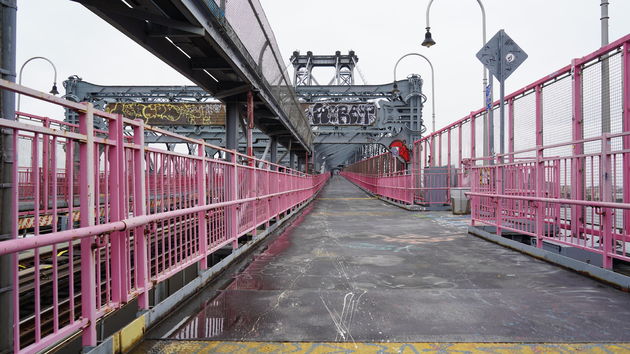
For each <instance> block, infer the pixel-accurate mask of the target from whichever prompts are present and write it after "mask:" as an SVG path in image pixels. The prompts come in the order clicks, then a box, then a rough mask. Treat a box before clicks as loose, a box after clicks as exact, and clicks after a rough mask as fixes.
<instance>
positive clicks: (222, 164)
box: [0, 80, 329, 352]
mask: <svg viewBox="0 0 630 354" xmlns="http://www.w3.org/2000/svg"><path fill="white" fill-rule="evenodd" d="M0 88H2V89H4V90H9V91H13V92H17V93H21V94H22V95H27V96H31V97H34V98H38V99H40V100H42V101H46V102H49V103H52V104H54V105H57V106H61V107H64V108H67V109H70V110H73V111H75V112H77V113H78V114H79V125H72V124H67V123H65V122H62V121H55V120H52V119H49V118H44V117H38V116H34V115H26V114H21V113H20V115H19V120H17V121H10V120H5V119H0V127H2V128H3V129H8V130H10V131H12V139H13V143H12V144H13V148H14V151H16V154H17V156H16V158H15V161H17V162H18V163H16V165H15V168H14V170H13V180H14V181H17V182H18V184H17V188H13V190H12V191H13V204H12V205H10V206H4V207H10V208H12V210H13V215H14V220H15V224H14V225H13V233H12V236H13V239H11V240H8V241H3V242H0V255H7V254H9V255H12V256H13V265H12V268H11V269H10V271H11V272H12V274H13V278H14V282H15V284H16V286H15V287H14V288H13V290H12V291H13V295H12V296H13V299H14V308H15V312H14V323H15V331H14V332H15V336H14V345H15V347H14V348H15V351H16V352H18V351H22V352H36V351H39V350H42V349H44V348H47V347H49V346H50V345H53V344H55V343H58V342H59V341H61V340H63V339H65V338H68V337H69V336H71V335H73V334H75V333H77V332H81V333H82V337H83V344H84V345H86V346H94V345H96V339H97V337H96V322H97V321H98V320H99V319H100V318H102V317H103V316H104V315H105V314H107V313H109V312H111V311H112V310H115V309H117V308H119V307H121V306H122V305H123V304H125V303H127V302H129V301H130V300H131V299H133V298H137V299H138V304H139V307H140V308H141V309H147V308H148V306H149V301H148V293H149V290H150V289H151V288H152V287H153V286H154V284H156V283H157V282H161V281H163V280H165V279H168V278H169V277H170V276H172V275H174V274H175V273H177V272H179V271H180V270H182V269H184V268H186V267H188V266H190V265H193V264H196V263H198V264H199V266H200V268H201V269H206V268H207V267H208V264H207V257H208V255H210V254H212V253H213V252H215V251H216V250H218V249H219V248H221V247H224V246H226V245H231V247H233V248H237V247H238V239H239V237H241V236H243V235H245V234H247V233H256V230H257V228H258V227H260V226H262V225H266V226H268V225H269V221H270V220H271V219H273V218H274V217H279V216H281V215H284V214H285V213H287V212H289V211H291V210H293V209H294V208H296V207H298V206H299V205H301V204H303V203H305V202H307V201H308V200H309V198H311V197H312V196H313V195H314V194H315V193H316V192H317V191H318V190H319V189H321V188H322V186H323V185H324V183H325V182H326V180H327V178H328V176H329V175H328V174H324V175H316V176H313V175H307V174H305V173H302V172H299V171H296V170H292V169H288V168H286V167H284V166H280V165H275V164H271V163H269V162H267V161H262V160H257V159H255V158H252V157H249V156H246V155H243V154H240V153H237V152H234V151H231V150H226V149H222V148H219V147H215V146H211V145H208V144H206V143H204V142H203V141H200V140H195V139H190V138H187V137H184V136H180V135H176V134H173V133H170V132H168V131H164V130H161V129H157V128H154V127H151V126H147V125H144V124H143V123H142V122H141V121H138V120H136V121H133V120H129V119H126V118H124V117H122V116H120V115H114V114H110V113H106V112H103V111H98V110H95V109H93V108H92V105H91V104H86V103H76V102H71V101H68V100H64V99H60V98H57V97H54V96H51V95H48V94H44V93H41V92H38V91H35V90H31V89H28V88H26V87H23V86H19V85H16V84H13V83H10V82H7V81H4V80H0ZM24 117H26V118H27V119H25V118H24ZM95 117H99V118H100V119H102V120H103V121H105V126H106V127H107V128H106V129H104V130H101V131H99V130H95V129H94V119H95ZM145 131H153V132H155V133H157V134H161V135H168V136H170V137H172V138H176V139H180V141H181V142H182V143H188V144H195V145H196V147H197V154H182V153H178V152H173V151H166V150H161V149H158V148H154V147H149V146H145V144H144V134H145ZM130 132H131V133H132V134H131V135H130V136H129V133H130ZM207 147H211V148H212V149H215V150H218V151H221V152H222V153H224V154H226V156H230V157H231V160H229V161H225V160H221V159H214V158H209V157H206V156H205V151H206V148H207ZM55 191H56V192H55ZM20 208H21V209H22V210H23V211H20ZM29 218H30V219H29ZM64 218H67V220H68V221H67V222H66V223H65V225H62V223H61V222H60V221H61V220H62V219H64ZM23 220H27V221H28V222H30V224H28V223H25V225H22V226H24V227H22V226H21V225H20V224H21V223H22V221H23ZM29 220H30V221H29ZM75 222H78V225H76V223H75Z"/></svg>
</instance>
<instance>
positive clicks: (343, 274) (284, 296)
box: [138, 176, 630, 351]
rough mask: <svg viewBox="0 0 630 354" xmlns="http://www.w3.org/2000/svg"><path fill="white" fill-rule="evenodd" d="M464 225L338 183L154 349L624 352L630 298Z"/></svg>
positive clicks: (151, 346)
mask: <svg viewBox="0 0 630 354" xmlns="http://www.w3.org/2000/svg"><path fill="white" fill-rule="evenodd" d="M467 220H468V218H467V217H457V216H453V215H451V214H449V213H447V212H440V213H422V212H409V211H406V210H403V209H400V208H398V207H395V206H392V205H389V204H387V203H385V202H383V201H380V200H378V199H374V198H371V197H369V196H368V195H366V194H365V193H363V192H362V191H361V190H359V189H358V188H357V187H355V186H354V185H352V184H351V183H350V182H348V181H346V180H345V179H343V178H342V177H339V176H335V177H334V178H333V179H332V180H331V181H330V182H329V184H328V185H327V187H326V188H325V189H324V190H323V192H322V193H321V194H320V196H319V198H318V199H317V200H316V201H315V202H314V203H313V205H312V207H311V208H310V210H307V211H305V215H304V216H303V219H302V220H300V221H299V223H298V222H296V223H294V225H293V226H292V227H291V228H289V229H288V230H286V231H285V232H284V233H283V234H282V235H280V236H279V237H277V238H276V239H275V240H274V241H273V242H272V243H270V244H269V246H268V248H267V249H266V250H265V251H264V252H262V253H261V254H260V255H259V256H257V257H256V258H255V259H254V260H253V261H252V262H251V263H250V264H249V265H247V266H246V267H245V268H244V270H243V271H241V272H240V273H238V274H237V275H236V276H235V277H234V279H233V281H232V282H231V284H229V286H227V288H225V289H223V290H221V291H220V292H219V295H218V296H216V297H214V298H212V299H209V300H207V301H205V303H204V304H203V305H202V306H201V308H198V312H197V313H194V314H192V315H191V316H189V317H185V318H184V320H183V321H181V322H180V323H178V325H177V326H174V327H173V328H172V329H171V330H169V331H168V333H167V334H166V336H165V337H163V338H164V339H167V338H168V339H171V340H199V339H201V340H213V341H235V342H241V341H245V342H251V341H258V342H370V343H373V342H401V343H402V342H534V343H549V342H551V343H553V342H564V343H577V342H627V341H630V320H629V319H630V295H629V294H627V293H624V292H621V291H619V290H616V289H614V288H611V287H609V286H607V285H604V284H601V283H599V282H597V281H594V280H592V279H589V278H586V277H584V276H582V275H579V274H577V273H574V272H571V271H568V270H564V269H562V268H559V267H557V266H554V265H551V264H548V263H545V262H543V261H540V260H537V259H534V258H531V257H529V256H526V255H523V254H521V253H518V252H516V251H513V250H510V249H507V248H503V247H501V246H499V245H496V244H493V243H490V242H487V241H485V240H482V239H479V238H476V237H474V236H472V235H468V234H467V233H466V226H467ZM154 339H158V338H154ZM169 343H172V341H164V340H158V341H147V342H145V343H143V344H142V345H141V346H140V347H139V348H138V349H139V350H140V351H145V350H152V351H162V350H163V349H164V348H166V347H165V346H167V345H170V344H169ZM183 343H200V342H181V343H180V345H183ZM201 343H204V342H201ZM233 343H234V342H233ZM200 345H201V344H200ZM159 348H162V349H159ZM626 348H627V347H626ZM166 351H168V350H166Z"/></svg>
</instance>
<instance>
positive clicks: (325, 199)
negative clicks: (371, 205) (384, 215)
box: [318, 197, 376, 200]
mask: <svg viewBox="0 0 630 354" xmlns="http://www.w3.org/2000/svg"><path fill="white" fill-rule="evenodd" d="M318 199H321V200H357V199H376V198H374V197H364V198H318Z"/></svg>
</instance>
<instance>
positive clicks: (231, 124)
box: [225, 102, 239, 160]
mask: <svg viewBox="0 0 630 354" xmlns="http://www.w3.org/2000/svg"><path fill="white" fill-rule="evenodd" d="M238 114H239V112H238V103H237V102H227V104H226V105H225V148H226V149H231V150H238ZM226 158H227V159H228V160H229V156H226Z"/></svg>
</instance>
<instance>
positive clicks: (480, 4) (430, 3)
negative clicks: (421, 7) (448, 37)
mask: <svg viewBox="0 0 630 354" xmlns="http://www.w3.org/2000/svg"><path fill="white" fill-rule="evenodd" d="M433 1H434V0H431V1H429V4H428V5H427V15H426V21H427V26H426V27H427V31H428V30H430V29H431V25H430V24H429V12H430V11H431V5H433ZM477 3H478V4H479V7H480V8H481V22H482V25H481V27H482V28H481V30H482V32H483V33H482V35H483V37H482V38H483V43H481V45H485V44H486V9H485V8H484V7H483V3H482V2H481V0H477Z"/></svg>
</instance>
